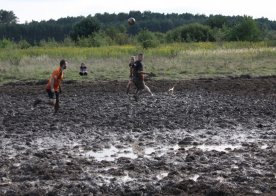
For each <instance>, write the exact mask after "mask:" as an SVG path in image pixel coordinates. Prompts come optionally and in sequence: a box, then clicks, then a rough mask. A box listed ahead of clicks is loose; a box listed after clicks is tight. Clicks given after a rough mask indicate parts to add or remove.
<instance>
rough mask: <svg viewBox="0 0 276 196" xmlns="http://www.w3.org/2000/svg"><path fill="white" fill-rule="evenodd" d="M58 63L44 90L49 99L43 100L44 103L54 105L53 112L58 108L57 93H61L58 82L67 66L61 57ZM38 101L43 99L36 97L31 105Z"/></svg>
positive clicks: (35, 104) (40, 101)
mask: <svg viewBox="0 0 276 196" xmlns="http://www.w3.org/2000/svg"><path fill="white" fill-rule="evenodd" d="M59 65H60V66H59V67H58V68H56V69H55V70H54V71H53V73H52V75H51V77H50V79H49V80H48V83H47V86H46V91H47V93H48V96H49V99H50V100H49V101H47V102H44V103H45V104H48V105H51V106H54V107H55V112H57V111H58V109H59V94H60V93H61V87H60V83H61V81H62V80H63V71H64V70H65V69H66V67H67V62H66V61H65V60H64V59H62V60H61V61H60V63H59ZM40 103H43V100H41V99H37V100H36V101H35V102H34V105H33V106H34V107H36V106H37V105H38V104H40Z"/></svg>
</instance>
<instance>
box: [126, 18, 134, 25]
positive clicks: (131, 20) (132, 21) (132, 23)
mask: <svg viewBox="0 0 276 196" xmlns="http://www.w3.org/2000/svg"><path fill="white" fill-rule="evenodd" d="M127 22H128V24H129V25H134V24H135V18H132V17H131V18H129V19H128V20H127Z"/></svg>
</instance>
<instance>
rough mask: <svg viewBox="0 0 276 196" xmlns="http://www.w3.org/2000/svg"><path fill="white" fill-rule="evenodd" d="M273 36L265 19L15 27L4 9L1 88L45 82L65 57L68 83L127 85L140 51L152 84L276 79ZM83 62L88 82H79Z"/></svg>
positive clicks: (98, 20) (84, 21)
mask: <svg viewBox="0 0 276 196" xmlns="http://www.w3.org/2000/svg"><path fill="white" fill-rule="evenodd" d="M130 16H132V17H134V18H135V19H136V20H137V23H136V24H135V25H133V26H128V25H127V23H126V19H127V18H128V17H130ZM275 30H276V22H275V21H269V20H268V19H266V18H260V19H253V18H252V17H249V16H232V17H230V16H222V15H210V16H205V15H193V14H188V13H185V14H160V13H152V12H143V13H141V12H139V11H131V12H129V13H119V14H108V13H104V14H96V15H95V16H87V17H81V16H80V17H67V18H61V19H58V20H49V21H41V22H36V21H32V22H30V23H25V24H17V17H16V16H15V14H14V13H13V12H11V11H10V12H9V11H4V10H1V11H0V83H3V82H9V81H16V80H40V79H47V78H48V77H49V75H50V73H51V71H52V69H53V66H56V65H57V64H58V62H59V60H60V59H62V58H65V59H67V60H68V61H69V63H70V66H69V69H68V70H67V73H66V76H67V78H68V79H73V80H75V79H86V80H94V79H96V80H97V79H100V80H106V79H111V80H125V79H127V78H128V68H127V65H128V61H129V58H130V56H132V55H135V54H137V53H139V52H144V53H145V64H146V70H147V71H148V72H151V76H152V77H154V78H155V79H188V78H198V77H214V76H239V75H244V74H249V75H254V76H261V75H274V74H275V68H274V67H275V66H274V63H273V62H275V58H276V55H275V53H276V52H275V46H276V41H275V40H276V33H275ZM82 62H84V63H86V64H87V65H88V67H89V72H90V73H89V75H88V77H85V78H80V77H79V76H78V69H79V66H80V64H81V63H82Z"/></svg>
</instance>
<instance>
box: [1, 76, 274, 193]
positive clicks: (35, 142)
mask: <svg viewBox="0 0 276 196" xmlns="http://www.w3.org/2000/svg"><path fill="white" fill-rule="evenodd" d="M126 84H127V82H118V81H109V82H103V81H102V82H91V83H87V82H86V83H82V82H78V83H75V82H70V81H67V82H66V81H65V82H64V84H63V94H61V108H60V111H59V112H58V113H57V114H54V113H53V109H52V108H50V107H49V106H45V105H39V106H38V107H36V108H32V104H33V101H34V100H35V99H36V98H37V97H39V98H42V99H46V100H47V94H46V93H45V92H44V86H45V85H44V82H38V83H20V84H9V85H4V86H0V112H1V113H0V137H1V138H0V144H1V145H0V155H1V158H0V195H259V194H260V195H276V121H275V119H276V78H274V77H267V78H253V79H252V78H249V77H242V78H225V79H204V80H203V79H202V80H189V81H180V82H178V83H175V82H173V81H148V85H149V87H150V88H151V89H152V91H153V92H154V95H155V96H153V97H151V96H149V95H147V94H146V93H145V94H143V95H142V96H141V98H140V100H138V102H136V101H134V100H133V99H132V98H131V97H128V96H127V95H126V94H125V90H126V89H125V86H126ZM173 85H175V91H174V93H173V94H171V93H168V89H169V88H171V87H172V86H173Z"/></svg>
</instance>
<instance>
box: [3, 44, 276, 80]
mask: <svg viewBox="0 0 276 196" xmlns="http://www.w3.org/2000/svg"><path fill="white" fill-rule="evenodd" d="M139 52H144V54H145V60H144V63H145V65H146V67H145V69H146V71H147V72H152V73H154V74H155V75H156V77H155V79H157V80H159V79H173V80H179V79H190V78H202V77H223V76H239V75H244V74H248V75H251V76H267V75H275V74H276V65H275V63H276V47H269V46H268V45H267V44H266V43H265V42H258V43H249V42H227V43H185V44H171V45H161V46H160V47H158V48H153V49H148V50H143V49H142V48H140V47H136V46H110V47H99V48H76V47H75V48H73V47H51V48H50V47H48V48H44V47H33V48H28V49H22V50H19V49H12V48H10V49H0V83H6V82H14V81H22V80H41V79H42V80H44V79H48V77H49V76H50V74H51V72H52V70H53V68H54V67H55V66H57V65H58V63H59V60H60V59H62V58H65V59H66V60H68V61H69V68H68V70H66V75H65V76H66V78H65V79H67V80H126V79H128V73H129V70H128V62H129V57H130V56H132V55H134V54H137V53H139ZM81 62H84V63H85V64H86V65H88V67H89V71H90V73H89V75H88V77H86V78H82V77H80V76H79V75H78V71H79V66H80V64H81Z"/></svg>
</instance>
